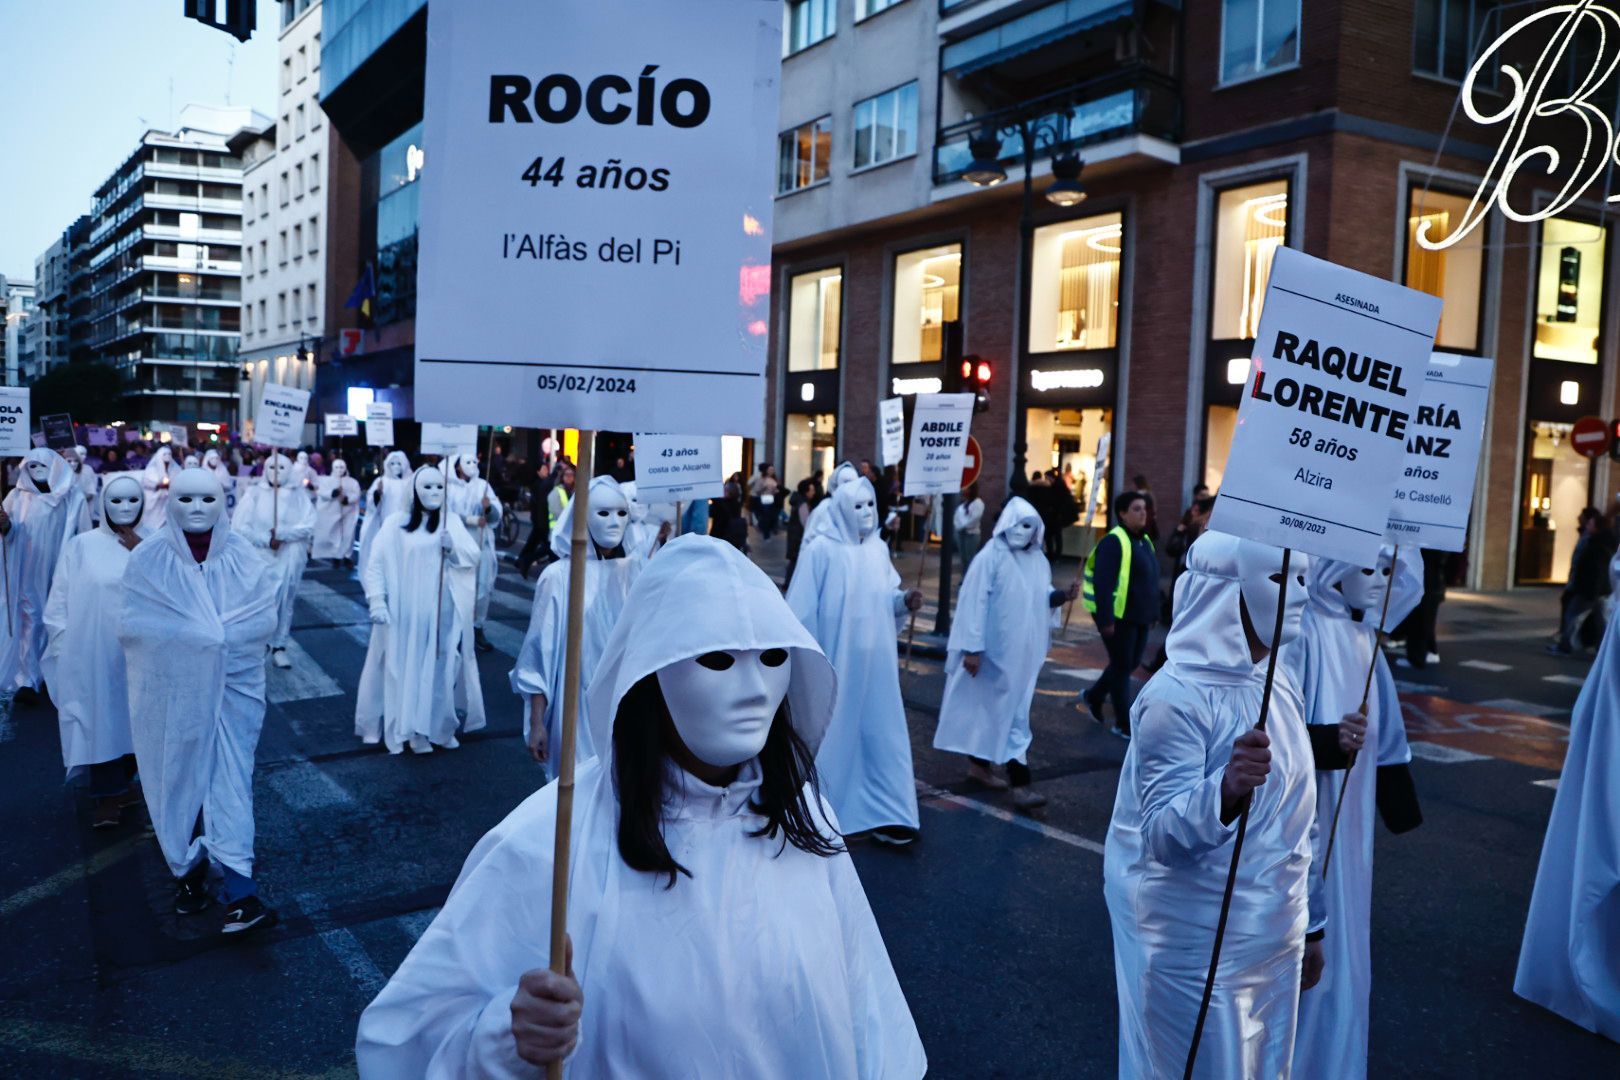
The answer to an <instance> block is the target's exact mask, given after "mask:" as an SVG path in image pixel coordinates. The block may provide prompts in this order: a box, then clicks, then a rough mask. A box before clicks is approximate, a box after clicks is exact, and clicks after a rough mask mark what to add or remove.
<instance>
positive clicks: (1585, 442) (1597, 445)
mask: <svg viewBox="0 0 1620 1080" xmlns="http://www.w3.org/2000/svg"><path fill="white" fill-rule="evenodd" d="M46 430H49V429H48V428H47V429H46ZM1569 448H1570V449H1571V450H1573V451H1575V452H1576V453H1577V454H1579V455H1581V457H1584V458H1591V459H1593V460H1594V461H1595V460H1597V459H1598V458H1600V457H1602V456H1603V455H1604V454H1606V453H1608V452H1609V425H1608V424H1606V423H1604V422H1603V417H1601V416H1583V417H1581V418H1580V419H1579V420H1577V421H1575V426H1574V427H1572V428H1570V429H1569Z"/></svg>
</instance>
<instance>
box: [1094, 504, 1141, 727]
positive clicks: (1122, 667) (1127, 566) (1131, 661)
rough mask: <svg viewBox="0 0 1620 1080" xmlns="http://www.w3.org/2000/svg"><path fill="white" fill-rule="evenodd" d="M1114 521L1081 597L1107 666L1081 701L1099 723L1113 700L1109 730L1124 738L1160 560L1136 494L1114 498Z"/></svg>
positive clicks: (1097, 548)
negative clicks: (1106, 703)
mask: <svg viewBox="0 0 1620 1080" xmlns="http://www.w3.org/2000/svg"><path fill="white" fill-rule="evenodd" d="M1114 518H1115V522H1116V524H1115V525H1114V527H1113V528H1112V529H1110V530H1109V531H1108V534H1107V535H1106V536H1104V537H1103V538H1102V539H1101V540H1099V541H1097V545H1096V546H1095V547H1093V548H1092V549H1091V554H1090V555H1088V556H1087V557H1086V566H1085V572H1084V574H1083V575H1082V576H1083V578H1084V581H1085V588H1084V590H1083V592H1082V593H1081V596H1082V603H1083V604H1084V605H1085V609H1086V610H1087V611H1089V612H1091V619H1092V621H1093V622H1094V623H1095V624H1096V626H1097V633H1098V634H1100V635H1101V636H1102V640H1103V647H1104V648H1105V649H1107V650H1108V666H1107V667H1106V668H1104V669H1103V673H1102V675H1101V676H1100V677H1099V678H1098V679H1097V681H1096V682H1095V683H1094V684H1093V685H1092V687H1091V689H1089V690H1087V691H1085V692H1083V693H1082V694H1081V695H1080V697H1081V700H1082V702H1083V703H1084V704H1085V707H1086V708H1087V709H1088V710H1090V712H1091V715H1092V717H1093V718H1095V719H1096V721H1097V723H1099V724H1101V723H1104V722H1105V721H1104V719H1103V701H1104V699H1107V700H1110V701H1112V702H1113V703H1114V726H1113V728H1112V729H1111V730H1112V732H1113V733H1114V734H1115V735H1118V736H1120V737H1121V738H1125V739H1128V738H1130V737H1131V726H1130V724H1131V722H1130V715H1131V714H1130V704H1131V702H1130V694H1131V673H1132V672H1134V671H1135V670H1136V669H1137V668H1138V667H1140V666H1141V665H1142V654H1143V653H1144V652H1145V651H1146V650H1147V639H1148V631H1149V630H1151V629H1152V628H1153V624H1154V623H1155V622H1156V621H1158V617H1159V558H1158V556H1157V555H1156V554H1155V553H1154V550H1153V542H1152V541H1151V540H1149V539H1148V538H1147V536H1146V530H1147V518H1148V504H1147V500H1146V499H1145V498H1143V497H1142V495H1141V493H1140V492H1136V491H1127V492H1124V493H1123V494H1121V495H1118V496H1116V497H1115V499H1114ZM1078 707H1079V706H1078V705H1076V708H1078Z"/></svg>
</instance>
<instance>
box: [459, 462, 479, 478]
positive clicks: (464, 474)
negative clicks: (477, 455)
mask: <svg viewBox="0 0 1620 1080" xmlns="http://www.w3.org/2000/svg"><path fill="white" fill-rule="evenodd" d="M456 468H457V469H458V470H459V471H460V472H461V478H462V479H463V480H476V479H478V462H477V461H475V460H472V459H469V458H462V459H460V460H459V461H457V462H456Z"/></svg>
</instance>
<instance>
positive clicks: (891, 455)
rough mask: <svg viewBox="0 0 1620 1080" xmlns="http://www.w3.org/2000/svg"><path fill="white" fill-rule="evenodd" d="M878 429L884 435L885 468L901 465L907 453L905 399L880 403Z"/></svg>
mask: <svg viewBox="0 0 1620 1080" xmlns="http://www.w3.org/2000/svg"><path fill="white" fill-rule="evenodd" d="M878 427H879V430H880V433H881V435H882V437H883V438H882V448H881V450H882V460H883V467H884V468H888V467H889V466H890V465H898V464H900V457H901V455H903V454H904V453H905V452H906V402H905V399H904V398H897V397H892V398H884V399H883V400H882V401H880V402H878Z"/></svg>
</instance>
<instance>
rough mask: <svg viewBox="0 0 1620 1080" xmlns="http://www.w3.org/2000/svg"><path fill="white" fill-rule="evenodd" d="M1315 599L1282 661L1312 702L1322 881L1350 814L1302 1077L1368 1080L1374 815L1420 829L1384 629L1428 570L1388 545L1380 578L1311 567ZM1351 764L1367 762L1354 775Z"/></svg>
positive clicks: (1305, 1014)
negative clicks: (1329, 953) (1363, 1079)
mask: <svg viewBox="0 0 1620 1080" xmlns="http://www.w3.org/2000/svg"><path fill="white" fill-rule="evenodd" d="M1306 590H1307V593H1308V596H1309V603H1308V604H1307V606H1306V610H1305V616H1304V619H1303V621H1302V623H1301V626H1300V635H1299V639H1298V640H1297V641H1296V642H1295V643H1294V644H1293V645H1291V646H1290V647H1289V648H1288V649H1287V650H1286V651H1285V652H1284V653H1283V655H1282V660H1283V662H1284V663H1286V664H1287V665H1288V672H1289V676H1290V679H1291V680H1292V682H1293V684H1294V685H1295V686H1297V687H1299V688H1300V691H1301V692H1302V693H1303V695H1304V699H1305V715H1306V720H1307V721H1308V722H1309V725H1310V726H1309V727H1308V728H1307V729H1306V730H1307V732H1308V734H1309V736H1310V740H1311V749H1312V757H1313V759H1314V761H1315V765H1316V818H1317V822H1318V824H1319V828H1318V830H1317V843H1316V850H1315V852H1314V853H1313V858H1312V861H1313V864H1314V865H1315V866H1316V867H1317V869H1315V870H1314V871H1313V873H1314V874H1315V876H1317V877H1319V878H1322V877H1323V873H1324V871H1323V867H1322V862H1323V860H1324V858H1326V856H1327V846H1328V839H1329V830H1330V828H1331V827H1332V823H1333V816H1334V811H1335V809H1336V808H1337V807H1339V806H1340V794H1341V792H1342V793H1343V804H1342V807H1343V808H1342V810H1340V817H1339V826H1338V830H1337V833H1336V834H1335V835H1333V838H1332V856H1331V858H1328V859H1327V865H1326V867H1325V878H1323V880H1322V883H1321V887H1322V889H1323V890H1324V893H1325V897H1326V905H1327V919H1328V922H1327V936H1326V939H1325V940H1326V941H1327V943H1328V944H1329V946H1330V947H1331V949H1332V950H1333V963H1331V964H1329V965H1328V966H1327V968H1326V970H1325V971H1324V972H1323V975H1322V980H1321V982H1319V983H1318V984H1317V986H1316V989H1315V990H1313V991H1312V992H1311V993H1309V994H1306V995H1305V996H1304V997H1303V998H1302V999H1301V1001H1300V1006H1299V1032H1298V1035H1297V1036H1296V1037H1295V1040H1294V1074H1295V1075H1297V1076H1301V1077H1313V1076H1337V1077H1345V1078H1347V1080H1348V1078H1351V1077H1358V1076H1366V1075H1367V1020H1368V1012H1367V1010H1368V1003H1369V1000H1370V995H1371V991H1372V949H1371V944H1370V941H1369V935H1370V928H1371V920H1372V860H1373V816H1374V810H1375V809H1376V810H1377V811H1378V812H1380V813H1381V814H1382V815H1383V818H1384V823H1385V825H1386V826H1388V827H1389V828H1390V829H1391V830H1392V831H1394V832H1406V831H1408V830H1409V829H1412V828H1415V827H1416V826H1417V825H1418V824H1419V823H1420V822H1421V820H1422V817H1421V814H1419V813H1418V812H1417V799H1416V796H1415V793H1414V788H1413V786H1412V780H1411V772H1410V770H1409V769H1408V768H1407V765H1408V763H1409V762H1410V761H1411V760H1412V752H1411V750H1410V749H1408V747H1407V744H1406V724H1405V721H1404V720H1403V719H1402V716H1401V704H1400V699H1399V697H1398V696H1397V691H1396V687H1395V678H1394V676H1393V675H1392V674H1391V673H1390V670H1389V664H1388V663H1387V662H1386V661H1385V659H1384V657H1383V654H1382V652H1381V651H1380V650H1379V649H1378V648H1377V642H1378V628H1379V620H1380V619H1381V618H1382V619H1383V626H1384V628H1385V629H1386V630H1387V629H1389V628H1392V627H1395V626H1398V625H1399V624H1400V622H1401V620H1403V619H1405V618H1406V616H1407V615H1408V614H1410V613H1411V611H1412V609H1413V608H1415V607H1416V606H1417V604H1418V601H1419V600H1421V599H1422V598H1423V563H1422V561H1421V559H1420V558H1419V557H1418V552H1417V550H1416V549H1415V548H1406V549H1404V550H1402V551H1401V552H1399V555H1398V558H1397V553H1396V551H1395V550H1394V549H1393V548H1392V547H1390V546H1388V545H1385V547H1384V549H1383V551H1381V552H1380V553H1379V559H1378V564H1377V565H1376V566H1373V567H1357V566H1352V565H1350V564H1349V563H1344V562H1338V561H1336V560H1332V559H1318V560H1313V561H1312V563H1311V568H1310V572H1309V574H1307V575H1306ZM1391 590H1393V591H1391ZM1386 593H1387V594H1388V598H1389V609H1388V612H1387V614H1386V613H1385V610H1384V600H1385V596H1386ZM1369 668H1371V669H1372V671H1373V680H1372V684H1371V687H1370V688H1369V690H1368V694H1367V713H1366V716H1365V717H1363V716H1362V715H1361V714H1360V711H1359V710H1360V706H1361V695H1362V688H1363V687H1364V686H1366V685H1367V672H1368V669H1369ZM1352 753H1353V754H1356V755H1357V756H1358V758H1365V760H1360V761H1358V762H1356V763H1355V764H1354V765H1352V764H1351V759H1350V757H1349V755H1350V754H1352ZM1346 770H1348V771H1346ZM1347 785H1348V786H1347Z"/></svg>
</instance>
